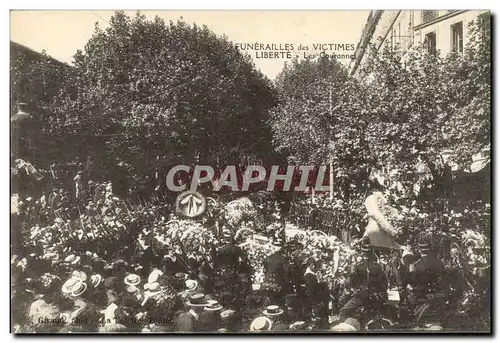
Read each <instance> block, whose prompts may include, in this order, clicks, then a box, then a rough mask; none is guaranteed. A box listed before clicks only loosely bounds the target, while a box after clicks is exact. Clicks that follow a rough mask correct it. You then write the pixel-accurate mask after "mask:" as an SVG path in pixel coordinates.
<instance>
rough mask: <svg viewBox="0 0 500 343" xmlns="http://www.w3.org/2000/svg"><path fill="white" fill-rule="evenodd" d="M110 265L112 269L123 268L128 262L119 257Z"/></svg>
mask: <svg viewBox="0 0 500 343" xmlns="http://www.w3.org/2000/svg"><path fill="white" fill-rule="evenodd" d="M111 266H112V267H113V269H115V268H124V267H128V263H127V262H125V260H122V259H119V260H116V261H114V262H113V263H111Z"/></svg>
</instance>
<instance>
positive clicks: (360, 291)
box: [340, 259, 387, 321]
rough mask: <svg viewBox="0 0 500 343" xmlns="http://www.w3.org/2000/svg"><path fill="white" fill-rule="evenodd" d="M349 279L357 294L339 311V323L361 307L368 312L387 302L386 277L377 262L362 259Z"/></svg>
mask: <svg viewBox="0 0 500 343" xmlns="http://www.w3.org/2000/svg"><path fill="white" fill-rule="evenodd" d="M350 278H351V285H352V287H353V288H354V289H356V290H357V293H356V294H355V295H354V296H353V297H352V298H351V299H349V301H348V302H347V303H346V304H345V305H344V306H343V307H342V309H341V310H340V320H341V321H344V320H346V319H347V318H349V317H352V316H353V315H354V314H355V313H356V311H357V310H358V308H359V307H361V306H364V307H365V310H366V311H370V310H374V309H376V308H379V307H380V306H381V305H382V304H383V303H384V302H385V301H387V279H386V275H385V273H384V272H383V270H382V267H381V266H380V265H379V264H378V263H377V262H375V261H373V260H371V259H364V260H363V261H361V263H359V264H358V265H357V266H356V267H355V268H354V271H353V273H352V274H351V277H350Z"/></svg>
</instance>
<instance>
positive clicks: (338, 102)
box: [271, 57, 369, 184]
mask: <svg viewBox="0 0 500 343" xmlns="http://www.w3.org/2000/svg"><path fill="white" fill-rule="evenodd" d="M276 85H277V89H278V91H279V92H280V103H279V105H278V106H277V107H276V108H275V109H274V110H273V114H272V117H271V123H272V128H273V134H274V136H273V139H274V144H275V146H276V149H277V150H278V151H280V152H282V153H284V154H285V155H287V156H288V157H289V158H290V160H291V161H294V162H295V163H300V164H309V165H315V166H318V165H328V164H329V163H330V161H332V162H333V167H334V171H335V173H336V176H337V177H336V180H335V183H336V184H338V182H339V181H340V180H341V179H345V180H347V179H349V180H350V181H351V182H355V180H356V177H359V176H360V172H366V167H367V158H368V157H369V156H368V154H367V145H366V141H365V139H364V130H365V127H366V125H367V122H366V120H365V119H364V117H363V115H364V113H365V112H366V111H367V108H368V106H367V104H365V103H364V101H365V96H364V92H363V88H362V86H361V85H360V84H359V83H358V82H357V81H356V80H354V79H352V78H350V77H349V76H348V71H347V69H346V68H345V67H344V66H343V65H342V64H341V63H339V62H338V61H336V60H335V59H331V58H328V57H319V58H317V59H314V60H311V59H302V60H294V61H292V63H291V65H288V66H285V68H284V70H283V71H282V72H281V73H280V74H279V75H278V77H277V80H276ZM339 177H340V179H339Z"/></svg>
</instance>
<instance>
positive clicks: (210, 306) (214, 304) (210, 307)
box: [204, 300, 223, 311]
mask: <svg viewBox="0 0 500 343" xmlns="http://www.w3.org/2000/svg"><path fill="white" fill-rule="evenodd" d="M222 308H223V307H222V305H221V304H219V302H218V301H217V300H207V305H205V308H204V310H205V311H219V310H222Z"/></svg>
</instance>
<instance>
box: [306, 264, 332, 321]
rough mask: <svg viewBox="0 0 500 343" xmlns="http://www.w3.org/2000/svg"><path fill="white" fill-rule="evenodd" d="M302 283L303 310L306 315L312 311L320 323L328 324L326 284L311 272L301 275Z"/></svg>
mask: <svg viewBox="0 0 500 343" xmlns="http://www.w3.org/2000/svg"><path fill="white" fill-rule="evenodd" d="M303 285H304V292H303V293H304V299H303V304H304V312H305V313H306V315H307V316H310V315H312V314H313V313H314V315H315V316H317V317H318V318H319V319H320V322H321V324H322V325H323V324H328V303H329V300H330V297H329V291H328V286H327V285H326V284H324V283H321V282H319V281H318V278H317V276H316V275H315V274H313V273H306V274H305V275H304V276H303Z"/></svg>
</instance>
